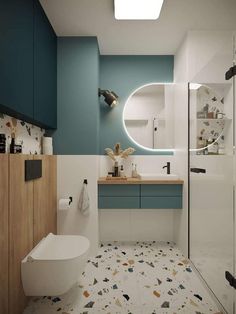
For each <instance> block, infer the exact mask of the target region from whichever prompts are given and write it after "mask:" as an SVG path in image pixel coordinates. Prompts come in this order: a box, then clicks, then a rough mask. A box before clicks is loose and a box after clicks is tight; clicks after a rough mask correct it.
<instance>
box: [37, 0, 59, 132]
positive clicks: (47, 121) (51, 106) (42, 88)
mask: <svg viewBox="0 0 236 314" xmlns="http://www.w3.org/2000/svg"><path fill="white" fill-rule="evenodd" d="M34 120H35V121H37V122H38V123H40V124H41V125H42V126H44V127H46V128H52V129H55V128H56V126H57V37H56V34H55V32H54V30H53V28H52V26H51V24H50V23H49V21H48V19H47V16H46V14H45V13H44V10H43V8H42V7H41V4H40V3H39V1H38V0H35V1H34Z"/></svg>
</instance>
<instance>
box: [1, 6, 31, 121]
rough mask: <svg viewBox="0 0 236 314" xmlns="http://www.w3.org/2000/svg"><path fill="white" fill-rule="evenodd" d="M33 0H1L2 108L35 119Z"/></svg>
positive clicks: (10, 112)
mask: <svg viewBox="0 0 236 314" xmlns="http://www.w3.org/2000/svg"><path fill="white" fill-rule="evenodd" d="M33 24H34V18H33V1H32V0H20V1H19V0H7V1H4V0H0V111H2V112H5V113H8V114H11V115H14V116H17V115H18V114H20V116H19V117H22V118H24V117H27V118H30V119H33V30H34V28H33Z"/></svg>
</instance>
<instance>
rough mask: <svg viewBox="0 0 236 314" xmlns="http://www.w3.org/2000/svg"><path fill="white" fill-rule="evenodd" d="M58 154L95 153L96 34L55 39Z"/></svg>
mask: <svg viewBox="0 0 236 314" xmlns="http://www.w3.org/2000/svg"><path fill="white" fill-rule="evenodd" d="M57 47H58V54H57V61H58V67H57V79H58V85H57V100H58V101H57V130H56V131H55V132H54V134H53V137H54V151H55V153H56V154H59V155H97V154H98V144H99V101H98V87H99V49H98V43H97V38H96V37H59V38H58V42H57Z"/></svg>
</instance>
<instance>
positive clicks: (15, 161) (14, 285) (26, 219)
mask: <svg viewBox="0 0 236 314" xmlns="http://www.w3.org/2000/svg"><path fill="white" fill-rule="evenodd" d="M26 159H28V160H32V159H33V157H32V156H27V155H9V180H10V182H9V183H10V184H9V187H10V190H9V191H10V195H11V197H10V198H9V253H10V254H9V313H14V314H22V312H23V309H24V307H25V306H26V303H27V298H26V297H25V295H24V292H23V288H22V283H21V260H22V259H23V258H24V257H25V256H26V255H27V254H28V253H29V252H30V251H31V250H32V248H33V181H27V182H25V160H26Z"/></svg>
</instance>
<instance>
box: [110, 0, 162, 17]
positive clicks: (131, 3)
mask: <svg viewBox="0 0 236 314" xmlns="http://www.w3.org/2000/svg"><path fill="white" fill-rule="evenodd" d="M163 1H164V0H114V5H115V18H116V19H117V20H156V19H158V17H159V15H160V12H161V8H162V4H163Z"/></svg>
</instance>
